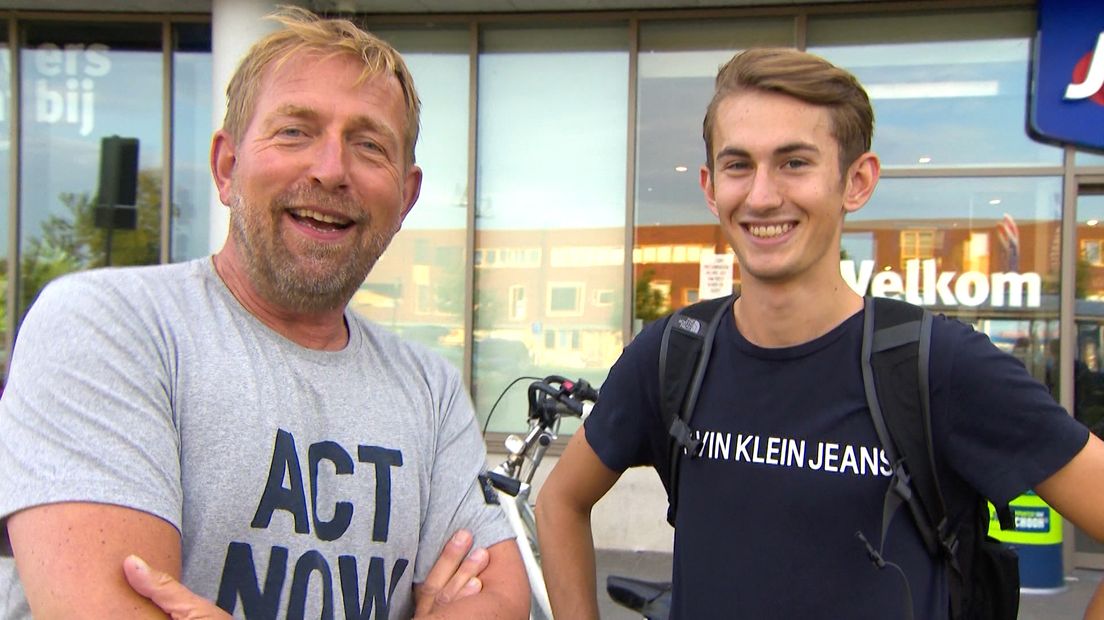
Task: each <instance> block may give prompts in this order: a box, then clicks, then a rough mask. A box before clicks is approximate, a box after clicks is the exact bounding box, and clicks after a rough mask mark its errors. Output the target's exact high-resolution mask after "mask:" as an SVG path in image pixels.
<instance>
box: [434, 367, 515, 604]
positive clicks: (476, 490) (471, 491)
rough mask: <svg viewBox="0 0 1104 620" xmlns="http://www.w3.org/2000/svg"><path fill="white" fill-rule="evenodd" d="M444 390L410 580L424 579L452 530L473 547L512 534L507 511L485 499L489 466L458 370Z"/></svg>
mask: <svg viewBox="0 0 1104 620" xmlns="http://www.w3.org/2000/svg"><path fill="white" fill-rule="evenodd" d="M447 377H448V381H447V385H448V389H447V390H446V394H445V401H444V402H443V404H442V414H441V418H440V427H439V430H438V435H437V451H436V455H435V457H434V462H433V467H432V473H431V480H430V493H429V508H428V511H427V513H426V518H425V521H424V522H423V524H422V531H421V537H420V539H419V541H418V558H417V560H416V561H415V566H414V581H415V583H421V582H422V581H425V578H426V576H427V575H428V574H429V570H430V569H431V568H433V564H434V563H435V562H436V561H437V558H438V556H440V554H441V549H443V548H444V545H445V543H446V542H447V541H448V539H449V537H451V536H452V534H453V533H454V532H456V530H459V529H466V530H468V531H470V532H471V533H472V535H473V537H474V544H473V547H472V548H473V549H474V548H480V547H482V548H486V547H490V546H491V545H494V544H495V543H498V542H501V541H503V540H507V539H511V538H515V534H514V531H513V529H512V528H511V527H510V524H509V522H508V521H507V520H506V515H505V513H504V512H503V511H502V508H501V507H500V506H498V505H497V504H488V503H487V501H486V500H485V499H484V496H483V491H482V488H481V486H480V484H479V474H480V473H482V472H483V471H484V470H485V469H486V468H487V453H486V448H485V446H484V444H483V437H482V435H481V434H480V432H479V427H478V425H477V424H476V421H475V414H474V412H473V409H472V405H471V399H469V398H468V396H467V393H466V392H465V391H464V390H463V388H462V387H461V385H460V380H459V375H458V374H457V373H455V372H449V373H447Z"/></svg>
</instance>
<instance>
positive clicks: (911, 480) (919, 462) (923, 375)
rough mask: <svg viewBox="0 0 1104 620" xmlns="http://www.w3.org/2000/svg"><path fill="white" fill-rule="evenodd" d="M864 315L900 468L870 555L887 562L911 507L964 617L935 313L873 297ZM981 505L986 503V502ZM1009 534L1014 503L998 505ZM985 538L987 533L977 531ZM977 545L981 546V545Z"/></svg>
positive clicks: (876, 388)
mask: <svg viewBox="0 0 1104 620" xmlns="http://www.w3.org/2000/svg"><path fill="white" fill-rule="evenodd" d="M864 307H865V310H864V312H865V314H864V318H863V343H862V373H863V386H864V388H865V390H866V400H867V406H868V408H869V409H870V416H871V418H873V421H874V428H875V430H876V432H877V434H878V439H879V440H880V441H881V444H882V449H883V450H885V453H886V460H888V461H889V463H890V466H891V468H892V470H893V482H892V484H891V485H890V488H889V489H888V490H887V491H886V497H885V501H884V503H883V506H882V531H881V536H880V547H879V550H878V551H875V550H874V549H873V547H872V546H871V545H870V544H869V543H867V542H866V540H865V539H864V538H863V537H862V536H861V533H860V536H859V537H860V539H862V540H863V542H864V543H866V545H867V552H868V553H869V554H870V556H871V559H872V560H874V561H875V563H876V564H879V565H883V564H884V563H885V562H884V559H883V558H882V557H881V550H883V549H884V547H885V537H886V532H887V530H888V529H889V522H890V519H892V518H893V515H894V513H895V512H896V511H897V508H899V507H900V505H901V504H902V503H903V504H905V505H906V506H908V508H909V512H910V513H911V514H912V518H913V522H914V523H915V524H916V528H917V530H918V531H919V532H920V537H921V539H922V540H923V542H924V546H925V547H926V548H927V550H928V553H929V554H931V555H932V557H934V558H938V559H940V560H941V561H942V562H944V563H945V564H946V566H947V567H948V568H949V569H950V570H949V574H948V585H949V587H950V599H951V615H952V617H954V618H958V617H960V616H961V614H962V610H963V603H964V600H965V596H966V590H967V583H966V577H965V575H963V572H962V567H961V565H960V563H959V560H958V547H959V540H958V534H957V532H956V531H955V530H954V529H953V528H952V527H951V525H950V523H949V520H948V514H947V506H946V503H945V501H944V499H943V492H942V489H940V485H939V478H938V475H937V470H936V464H935V451H934V446H933V443H932V430H931V386H930V384H929V381H928V370H929V362H930V356H931V329H932V327H931V325H932V315H931V312H929V311H927V310H925V309H924V308H921V307H919V306H914V305H912V304H908V303H905V302H902V301H897V300H894V299H886V298H869V297H868V298H866V299H865V300H864ZM978 501H979V502H982V503H984V502H983V500H981V499H980V498H979V499H978ZM997 515H998V516H999V518H1000V523H1001V529H1011V528H1012V511H1011V509H1010V508H1009V506H1008V504H1007V503H1005V504H1003V505H1000V506H997ZM971 534H972V535H974V536H977V537H980V538H984V537H985V534H986V532H984V531H981V532H971ZM975 542H976V541H975Z"/></svg>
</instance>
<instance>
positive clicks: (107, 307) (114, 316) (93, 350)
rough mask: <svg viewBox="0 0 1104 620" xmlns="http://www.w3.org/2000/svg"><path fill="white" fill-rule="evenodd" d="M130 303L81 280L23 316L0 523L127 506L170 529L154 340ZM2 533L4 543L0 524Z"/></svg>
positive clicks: (0, 446)
mask: <svg viewBox="0 0 1104 620" xmlns="http://www.w3.org/2000/svg"><path fill="white" fill-rule="evenodd" d="M136 297H137V296H135V295H129V296H128V295H124V294H123V293H121V292H120V291H119V290H118V289H115V288H113V287H111V286H109V285H108V283H107V282H105V281H104V279H103V278H95V277H89V276H88V275H87V274H81V275H80V276H76V277H72V276H71V277H65V278H62V279H60V280H57V281H55V282H54V283H52V284H50V285H49V286H47V287H46V289H45V290H43V292H42V293H41V294H40V295H39V297H38V299H37V300H36V301H35V303H34V305H33V307H32V308H31V310H30V312H29V313H28V314H27V317H26V319H25V320H24V321H23V325H22V328H21V329H20V332H19V338H18V341H17V343H16V346H15V349H14V351H13V355H12V364H11V372H10V374H9V376H8V384H7V387H6V389H5V391H4V396H3V399H2V400H0V520H6V518H7V517H8V516H9V515H11V514H12V513H14V512H17V511H19V510H22V509H25V508H29V507H32V506H37V505H42V504H49V503H56V502H67V501H80V502H96V503H107V504H116V505H121V506H127V507H131V508H135V509H138V510H142V511H145V512H149V513H152V514H154V515H156V516H158V517H160V518H162V519H165V520H166V521H168V522H169V523H171V524H173V525H174V526H175V527H177V528H178V529H179V527H180V516H181V489H180V467H179V456H178V455H179V446H178V439H177V434H176V432H175V425H174V420H173V416H172V413H171V407H170V396H169V394H170V391H169V386H168V379H167V376H168V373H167V372H166V368H167V360H166V359H164V358H165V356H164V355H162V354H161V353H160V352H159V346H158V344H157V343H158V342H164V340H163V338H162V336H163V334H158V333H155V331H156V330H153V331H151V329H150V322H149V321H148V320H144V319H143V318H142V315H141V313H140V312H138V311H137V310H136V308H135V307H134V305H132V304H134V303H136V302H137V300H136V299H135V298H136ZM0 533H2V534H3V536H0V540H5V541H6V540H7V530H6V527H3V528H0ZM5 546H6V545H5ZM6 551H7V552H8V553H10V549H8V550H6Z"/></svg>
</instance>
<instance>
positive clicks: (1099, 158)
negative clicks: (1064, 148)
mask: <svg viewBox="0 0 1104 620" xmlns="http://www.w3.org/2000/svg"><path fill="white" fill-rule="evenodd" d="M1073 161H1074V165H1076V166H1100V167H1104V155H1102V154H1098V153H1089V152H1086V151H1077V154H1076V155H1074V159H1073Z"/></svg>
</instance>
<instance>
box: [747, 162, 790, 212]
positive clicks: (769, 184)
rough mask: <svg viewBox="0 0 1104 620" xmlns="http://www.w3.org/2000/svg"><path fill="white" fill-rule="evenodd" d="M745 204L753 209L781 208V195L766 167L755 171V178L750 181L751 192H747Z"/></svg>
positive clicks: (775, 181)
mask: <svg viewBox="0 0 1104 620" xmlns="http://www.w3.org/2000/svg"><path fill="white" fill-rule="evenodd" d="M747 204H748V206H749V207H751V208H753V209H769V208H771V207H777V206H781V204H782V194H781V193H780V192H779V191H778V182H777V179H775V178H774V174H772V171H771V170H769V169H768V168H767V167H766V166H760V167H759V168H758V169H756V170H755V176H754V177H752V179H751V190H750V191H749V192H748V196H747Z"/></svg>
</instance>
